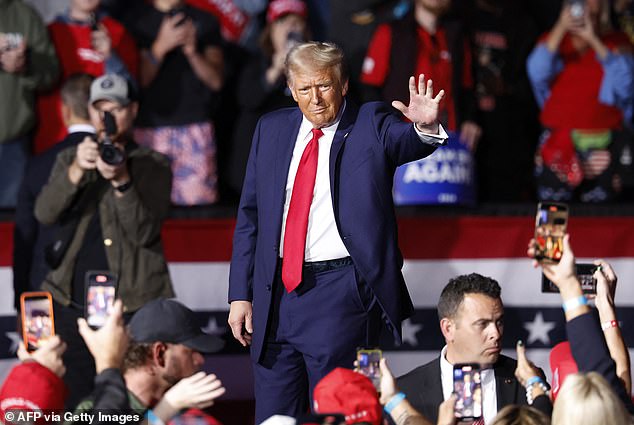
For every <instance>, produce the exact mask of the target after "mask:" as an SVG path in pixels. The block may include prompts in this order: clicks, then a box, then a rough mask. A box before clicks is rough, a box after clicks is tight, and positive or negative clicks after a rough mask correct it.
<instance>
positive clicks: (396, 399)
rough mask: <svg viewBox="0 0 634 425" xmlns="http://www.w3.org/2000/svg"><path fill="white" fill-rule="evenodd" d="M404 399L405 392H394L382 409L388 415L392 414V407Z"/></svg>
mask: <svg viewBox="0 0 634 425" xmlns="http://www.w3.org/2000/svg"><path fill="white" fill-rule="evenodd" d="M404 399H405V394H404V393H397V394H394V395H393V396H392V398H391V399H390V401H388V402H387V403H386V404H385V407H384V408H383V410H385V411H386V412H387V414H388V415H390V414H392V410H394V408H395V407H396V406H398V404H399V403H400V402H401V401H403V400H404Z"/></svg>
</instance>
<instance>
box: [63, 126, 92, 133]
mask: <svg viewBox="0 0 634 425" xmlns="http://www.w3.org/2000/svg"><path fill="white" fill-rule="evenodd" d="M80 131H83V132H84V133H96V130H95V127H93V126H92V125H90V124H73V125H71V126H69V127H68V134H70V133H79V132H80Z"/></svg>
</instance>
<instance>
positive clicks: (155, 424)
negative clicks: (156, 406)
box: [145, 409, 165, 425]
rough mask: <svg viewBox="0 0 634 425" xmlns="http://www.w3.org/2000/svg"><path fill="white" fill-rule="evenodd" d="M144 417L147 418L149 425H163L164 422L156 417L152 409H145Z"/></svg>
mask: <svg viewBox="0 0 634 425" xmlns="http://www.w3.org/2000/svg"><path fill="white" fill-rule="evenodd" d="M145 417H146V418H147V421H148V422H149V423H150V425H165V422H163V420H162V419H161V418H159V417H158V416H156V415H155V414H154V411H153V410H152V409H147V411H146V412H145Z"/></svg>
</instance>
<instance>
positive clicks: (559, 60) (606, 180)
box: [527, 0, 634, 202]
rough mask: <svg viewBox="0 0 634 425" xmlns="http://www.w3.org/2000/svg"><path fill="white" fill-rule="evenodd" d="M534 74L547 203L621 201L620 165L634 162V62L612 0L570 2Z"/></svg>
mask: <svg viewBox="0 0 634 425" xmlns="http://www.w3.org/2000/svg"><path fill="white" fill-rule="evenodd" d="M527 68H528V75H529V78H530V80H531V84H532V87H533V92H534V94H535V97H536V99H537V102H538V103H539V105H540V107H541V116H540V120H541V123H542V126H543V127H544V129H545V131H544V133H543V135H542V139H541V143H540V147H539V148H538V152H537V158H536V177H537V191H538V194H537V195H538V197H539V199H548V200H561V201H570V200H573V199H574V200H581V201H584V202H605V201H611V200H614V199H616V198H617V195H618V194H619V193H620V192H621V191H622V187H623V183H624V182H623V181H622V176H623V175H624V174H623V170H622V169H620V166H625V165H629V163H631V153H630V154H628V152H629V150H628V149H629V146H627V143H628V142H629V140H628V137H627V135H626V134H625V133H624V130H623V126H624V123H630V122H631V120H632V104H633V101H634V90H633V88H634V60H633V58H632V52H631V45H630V43H629V40H628V38H627V36H626V35H625V34H623V33H621V32H615V31H612V29H611V27H610V19H609V2H608V0H587V1H585V2H575V3H574V4H573V3H572V2H565V3H564V6H563V8H562V10H561V14H560V16H559V19H558V20H557V23H556V24H555V26H554V27H553V28H552V29H551V31H550V32H548V33H547V34H545V35H544V36H543V37H542V39H541V41H540V42H539V43H538V44H537V46H536V47H535V49H534V50H533V52H532V53H531V55H530V56H529V58H528V62H527ZM628 161H629V162H628Z"/></svg>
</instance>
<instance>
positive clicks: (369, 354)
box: [357, 348, 383, 392]
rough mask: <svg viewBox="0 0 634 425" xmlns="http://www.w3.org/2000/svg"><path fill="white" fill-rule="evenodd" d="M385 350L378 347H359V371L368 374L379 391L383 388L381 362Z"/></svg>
mask: <svg viewBox="0 0 634 425" xmlns="http://www.w3.org/2000/svg"><path fill="white" fill-rule="evenodd" d="M382 357H383V352H382V351H381V350H379V349H378V348H358V349H357V371H358V372H359V373H361V374H362V375H365V376H367V377H368V378H370V381H372V384H374V388H376V391H377V392H378V391H379V390H380V388H381V368H380V366H379V362H380V361H381V358H382Z"/></svg>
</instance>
